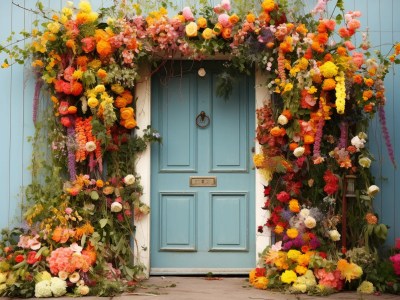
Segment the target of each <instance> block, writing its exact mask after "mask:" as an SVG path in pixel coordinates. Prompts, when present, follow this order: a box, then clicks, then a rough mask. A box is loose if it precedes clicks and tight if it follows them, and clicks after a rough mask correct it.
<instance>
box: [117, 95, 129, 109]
mask: <svg viewBox="0 0 400 300" xmlns="http://www.w3.org/2000/svg"><path fill="white" fill-rule="evenodd" d="M126 105H127V102H126V99H125V98H123V97H121V96H118V97H117V98H116V99H115V101H114V106H115V107H117V108H123V107H125V106H126Z"/></svg>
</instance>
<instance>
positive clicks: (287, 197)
mask: <svg viewBox="0 0 400 300" xmlns="http://www.w3.org/2000/svg"><path fill="white" fill-rule="evenodd" d="M276 199H278V201H280V202H282V203H287V202H288V201H289V200H290V195H289V193H287V192H285V191H282V192H280V193H279V194H278V195H276Z"/></svg>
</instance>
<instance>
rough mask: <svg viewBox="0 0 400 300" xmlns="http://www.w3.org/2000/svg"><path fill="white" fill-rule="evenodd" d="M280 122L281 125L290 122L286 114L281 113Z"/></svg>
mask: <svg viewBox="0 0 400 300" xmlns="http://www.w3.org/2000/svg"><path fill="white" fill-rule="evenodd" d="M278 123H279V124H280V125H286V124H287V123H288V118H287V117H286V116H284V115H280V116H279V117H278Z"/></svg>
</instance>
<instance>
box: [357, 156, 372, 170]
mask: <svg viewBox="0 0 400 300" xmlns="http://www.w3.org/2000/svg"><path fill="white" fill-rule="evenodd" d="M358 163H359V164H360V166H361V167H363V168H369V167H370V166H371V160H370V159H369V158H368V157H361V158H360V159H359V160H358Z"/></svg>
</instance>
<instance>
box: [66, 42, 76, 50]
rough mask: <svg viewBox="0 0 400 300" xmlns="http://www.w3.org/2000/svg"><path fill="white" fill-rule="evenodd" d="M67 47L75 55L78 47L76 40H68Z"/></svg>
mask: <svg viewBox="0 0 400 300" xmlns="http://www.w3.org/2000/svg"><path fill="white" fill-rule="evenodd" d="M65 46H66V47H68V48H70V49H71V50H72V51H73V52H74V53H75V50H76V45H75V41H74V40H71V39H69V40H67V42H66V43H65Z"/></svg>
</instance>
